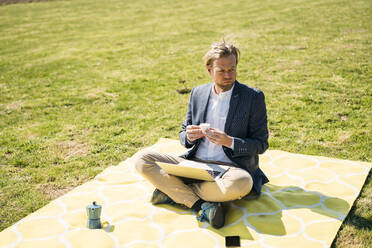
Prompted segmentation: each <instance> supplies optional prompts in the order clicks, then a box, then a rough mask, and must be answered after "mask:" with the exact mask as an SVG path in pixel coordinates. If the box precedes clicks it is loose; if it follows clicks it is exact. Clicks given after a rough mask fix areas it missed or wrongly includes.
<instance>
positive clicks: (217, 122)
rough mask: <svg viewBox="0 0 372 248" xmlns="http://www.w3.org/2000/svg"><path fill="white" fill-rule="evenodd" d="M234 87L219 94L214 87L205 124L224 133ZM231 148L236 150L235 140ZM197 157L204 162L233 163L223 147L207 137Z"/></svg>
mask: <svg viewBox="0 0 372 248" xmlns="http://www.w3.org/2000/svg"><path fill="white" fill-rule="evenodd" d="M234 86H235V84H234V85H233V87H232V88H231V89H230V90H228V91H225V92H221V93H220V94H217V93H216V92H215V89H214V85H213V87H212V92H211V95H210V97H209V102H208V108H207V113H206V118H205V122H206V123H209V124H210V125H211V127H213V128H216V129H219V130H221V131H224V129H225V123H226V118H227V113H228V112H229V107H230V99H231V94H232V91H233V89H234ZM230 148H232V149H233V148H234V139H233V143H232V145H231V147H230ZM195 156H196V157H197V158H199V159H203V160H213V161H221V162H227V163H232V161H231V160H230V159H229V158H228V157H227V156H226V154H225V152H224V151H223V149H222V146H219V145H215V144H213V143H212V142H210V141H209V140H208V139H207V138H206V137H203V138H202V140H201V142H200V144H199V147H198V150H197V151H196V154H195Z"/></svg>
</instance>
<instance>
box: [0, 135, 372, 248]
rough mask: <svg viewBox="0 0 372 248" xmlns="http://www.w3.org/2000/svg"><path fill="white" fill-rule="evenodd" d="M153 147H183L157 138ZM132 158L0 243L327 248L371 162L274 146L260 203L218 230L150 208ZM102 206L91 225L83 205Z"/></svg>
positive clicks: (231, 215) (184, 214)
mask: <svg viewBox="0 0 372 248" xmlns="http://www.w3.org/2000/svg"><path fill="white" fill-rule="evenodd" d="M152 148H153V149H155V150H157V151H160V152H167V153H170V154H180V153H183V152H184V151H185V150H184V148H183V147H181V145H179V142H178V141H176V140H170V139H160V140H159V141H158V142H157V143H156V144H155V145H153V146H152ZM132 162H133V159H132V158H129V159H127V160H126V161H124V162H122V163H120V164H119V165H118V166H111V167H109V168H107V169H106V170H105V171H103V172H102V173H101V174H99V175H97V177H96V178H95V179H94V180H92V181H90V182H87V183H85V184H83V185H81V186H79V187H77V188H75V189H74V190H72V191H70V192H69V193H67V194H66V195H63V196H61V197H59V198H58V199H56V200H54V201H52V202H50V203H49V204H48V205H46V206H45V207H43V208H41V209H39V210H38V211H36V212H34V213H32V214H30V215H29V216H27V217H25V218H24V219H22V220H20V221H18V222H17V223H15V224H14V225H13V226H11V227H9V228H7V229H5V230H4V231H2V232H1V233H0V247H1V248H4V247H7V248H8V247H9V248H10V247H12V248H13V247H14V248H18V247H22V248H31V247H35V248H42V247H48V248H50V247H53V248H59V247H61V248H65V247H66V248H70V247H73V248H74V247H76V248H84V247H89V248H95V247H97V248H106V247H107V248H109V247H110V248H111V247H127V248H135V247H138V248H143V247H158V248H160V247H165V248H170V247H172V248H173V247H177V248H182V247H187V248H189V247H203V248H208V247H225V236H228V235H239V236H240V237H241V247H303V248H305V247H311V248H316V247H329V246H330V244H331V243H332V240H333V239H334V237H335V235H336V233H337V230H338V229H339V227H340V225H341V223H342V221H343V220H344V219H345V217H346V215H347V213H348V212H349V210H350V208H351V206H352V204H353V202H354V200H355V199H356V197H357V196H358V194H359V191H360V189H361V187H362V186H363V184H364V182H365V179H366V177H367V175H368V173H369V170H370V168H371V163H364V162H355V161H346V160H339V159H332V158H326V157H316V156H306V155H300V154H293V153H288V152H283V151H276V150H269V151H267V152H266V153H265V154H264V155H262V156H260V167H261V168H262V170H263V171H264V172H265V174H266V175H267V176H268V177H269V179H270V183H268V184H266V185H265V186H264V187H263V194H262V196H261V197H260V198H259V199H257V200H250V201H247V200H239V201H235V202H233V203H229V204H228V213H227V216H226V226H225V227H223V228H221V229H218V230H216V229H213V228H212V227H211V226H209V224H207V223H200V222H198V221H197V220H196V218H195V213H192V212H191V211H190V210H188V209H183V208H180V207H173V206H167V205H158V206H153V205H151V204H150V203H149V201H148V200H149V198H150V196H151V194H152V192H153V190H154V187H153V186H152V185H151V184H149V183H148V182H146V181H145V180H144V179H143V178H142V177H141V176H140V175H139V174H137V173H136V171H135V168H134V166H133V163H132ZM93 201H96V202H97V203H98V204H100V205H102V215H101V220H102V222H104V221H107V222H109V224H110V225H109V226H108V227H107V228H105V229H99V230H90V229H88V228H86V224H87V213H86V206H87V205H89V204H91V203H92V202H93Z"/></svg>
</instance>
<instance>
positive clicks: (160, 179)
mask: <svg viewBox="0 0 372 248" xmlns="http://www.w3.org/2000/svg"><path fill="white" fill-rule="evenodd" d="M183 160H184V159H183V158H180V157H177V156H171V155H167V154H163V153H159V152H155V151H151V150H149V149H147V150H144V151H142V152H140V153H139V154H138V155H137V156H136V158H135V165H136V169H137V171H138V172H139V173H141V174H142V176H143V177H144V178H145V179H147V180H148V181H149V182H150V183H152V184H153V185H154V186H155V187H156V188H158V189H159V190H161V191H162V192H164V193H165V194H167V195H168V196H169V197H170V198H171V199H172V200H173V201H175V202H176V203H179V204H183V205H185V206H187V207H189V208H191V207H192V205H193V204H194V203H195V202H196V201H197V200H199V199H202V200H204V201H210V202H225V201H232V200H237V199H241V198H242V197H244V196H245V195H247V194H248V193H249V192H250V191H251V189H252V186H253V181H252V177H251V176H250V174H249V173H248V172H247V171H245V170H243V169H240V168H236V167H233V166H231V167H230V168H229V170H228V171H227V172H226V173H225V174H224V175H223V176H222V178H221V179H222V181H221V182H222V185H223V186H224V188H225V192H222V191H221V190H220V188H219V186H218V185H217V183H215V182H209V181H201V182H198V183H191V184H185V182H184V181H183V180H182V179H181V178H180V177H177V176H173V175H169V174H167V173H166V172H165V171H164V170H163V169H161V168H160V167H159V166H158V165H157V164H156V163H155V162H164V163H174V164H178V163H180V162H181V161H183ZM198 161H200V160H198ZM208 162H210V163H213V162H214V161H208ZM214 163H215V162H214Z"/></svg>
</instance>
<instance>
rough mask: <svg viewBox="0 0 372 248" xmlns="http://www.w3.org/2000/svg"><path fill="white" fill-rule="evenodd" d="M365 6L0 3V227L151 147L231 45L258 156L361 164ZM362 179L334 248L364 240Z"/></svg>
mask: <svg viewBox="0 0 372 248" xmlns="http://www.w3.org/2000/svg"><path fill="white" fill-rule="evenodd" d="M371 9H372V4H371V2H370V1H368V0H355V1H350V0H347V1H346V0H339V1H336V0H314V1H305V0H294V1H289V0H278V1H257V0H256V1H253V0H247V1H242V0H241V1H228V2H225V1H211V0H199V1H184V2H180V1H170V0H168V1H167V0H154V1H147V0H139V1H122V0H120V1H119V0H108V1H93V0H90V1H89V0H74V1H52V2H40V3H30V4H15V5H5V6H0V96H1V97H0V208H1V212H0V230H3V229H4V228H6V227H8V226H10V225H11V224H13V223H15V222H16V221H17V220H19V219H21V218H23V217H24V216H26V215H27V214H30V213H31V212H33V211H35V210H36V209H38V208H40V207H42V206H44V205H45V204H47V203H48V202H49V201H50V200H51V199H54V198H55V197H57V196H59V195H60V194H62V193H65V192H66V191H67V190H69V189H71V188H72V187H75V186H77V185H79V184H81V183H83V182H85V181H87V180H90V179H92V178H93V177H94V176H95V175H96V174H97V173H99V172H101V171H102V170H104V169H105V168H106V167H108V166H110V165H116V164H118V163H119V162H120V161H122V160H124V159H126V158H127V157H129V156H131V155H132V154H133V153H135V152H136V151H138V150H139V149H140V148H142V147H144V146H147V145H150V144H153V143H154V142H156V140H157V139H159V138H160V137H169V138H175V139H176V138H177V137H178V130H179V128H180V123H181V122H182V121H183V118H184V116H185V111H186V104H187V101H188V95H187V94H185V95H180V94H178V93H177V91H176V90H177V89H180V88H182V87H183V85H181V84H180V83H179V80H186V83H185V86H186V87H189V88H191V87H194V86H196V85H199V84H202V83H206V82H208V81H209V78H208V75H207V74H206V72H205V69H204V66H203V62H202V56H203V55H204V53H205V52H206V51H207V50H208V48H209V45H210V44H211V43H212V42H215V41H218V40H220V39H221V37H223V36H226V35H230V34H232V35H233V36H234V38H235V40H236V41H237V43H238V45H239V47H240V49H241V51H242V58H241V61H240V63H239V68H238V79H239V80H240V81H241V82H243V83H246V84H248V85H251V86H254V87H257V88H259V89H261V90H263V91H264V93H265V95H266V103H267V108H268V118H269V129H270V134H271V136H270V148H271V149H281V150H286V151H290V152H296V153H303V154H312V155H323V156H328V157H336V158H341V159H349V160H361V161H369V162H371V161H372V151H371V130H372V127H371V123H372V118H371V116H372V115H371V105H372V82H371V81H372V80H371V78H372V74H371V28H370V27H371V26H372V18H371ZM371 204H372V183H371V173H370V175H369V177H368V179H367V182H366V183H365V185H364V187H363V189H362V193H361V195H360V197H359V198H358V200H357V201H356V203H355V204H354V206H353V208H352V211H351V212H350V214H349V215H348V217H347V219H346V221H345V222H344V224H343V225H342V227H341V230H340V231H339V232H338V235H337V238H336V240H335V242H334V243H333V246H334V247H367V246H368V244H369V243H371V242H372V231H371V230H372V223H371V219H372V210H371V208H370V206H371Z"/></svg>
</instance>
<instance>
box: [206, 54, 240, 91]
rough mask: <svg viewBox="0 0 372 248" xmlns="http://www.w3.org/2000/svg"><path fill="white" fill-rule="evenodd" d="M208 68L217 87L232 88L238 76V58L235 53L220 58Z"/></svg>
mask: <svg viewBox="0 0 372 248" xmlns="http://www.w3.org/2000/svg"><path fill="white" fill-rule="evenodd" d="M207 70H208V73H209V75H210V76H211V78H212V79H213V81H214V83H215V84H216V86H217V87H219V88H220V89H221V90H222V91H227V90H230V89H231V88H232V86H233V85H234V82H235V78H236V59H235V56H234V55H230V56H228V57H222V58H218V59H216V60H215V61H213V65H212V66H207Z"/></svg>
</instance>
